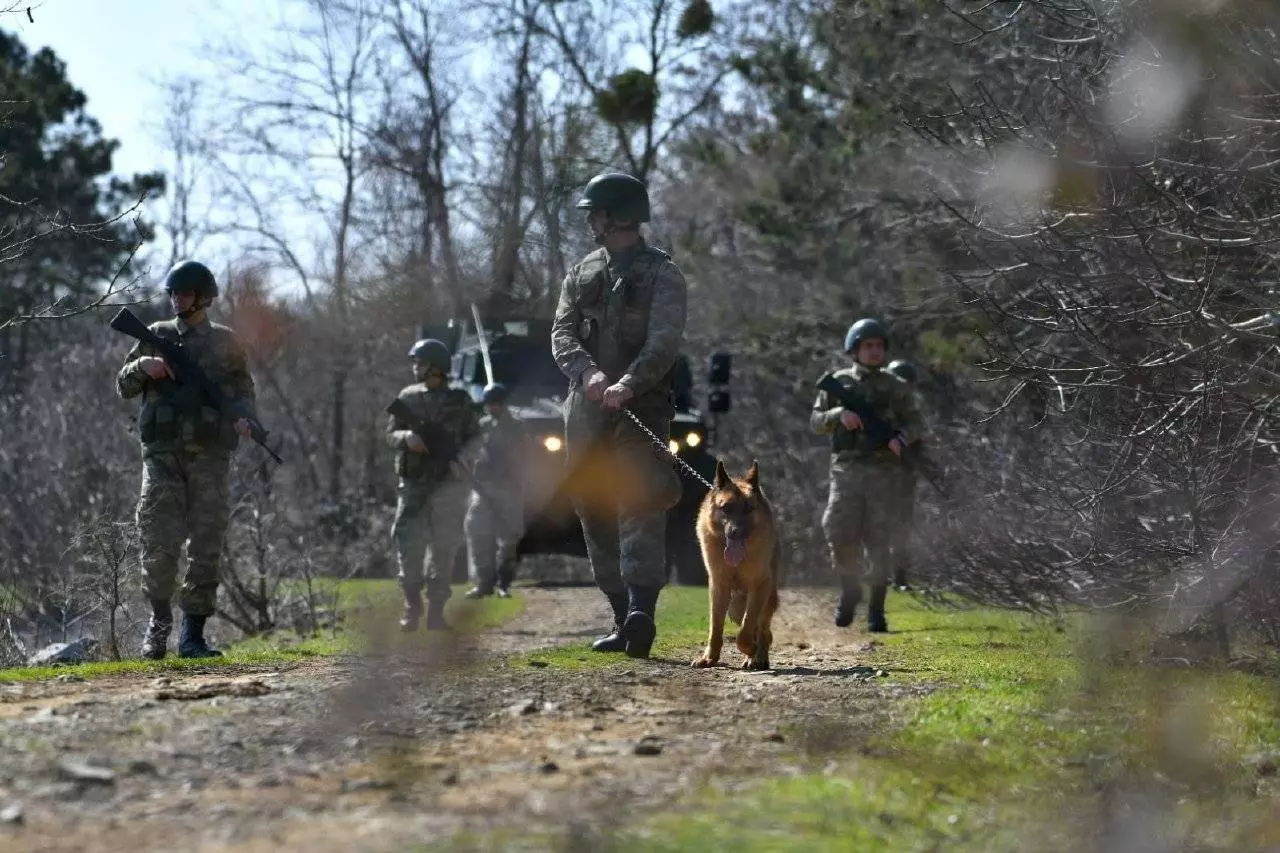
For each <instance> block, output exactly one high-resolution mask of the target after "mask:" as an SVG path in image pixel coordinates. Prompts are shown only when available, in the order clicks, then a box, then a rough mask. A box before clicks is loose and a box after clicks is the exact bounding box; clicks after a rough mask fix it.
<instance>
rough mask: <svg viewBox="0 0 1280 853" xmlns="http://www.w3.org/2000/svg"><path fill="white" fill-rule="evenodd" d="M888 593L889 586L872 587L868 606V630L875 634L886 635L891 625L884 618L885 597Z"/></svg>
mask: <svg viewBox="0 0 1280 853" xmlns="http://www.w3.org/2000/svg"><path fill="white" fill-rule="evenodd" d="M888 592H889V585H888V584H883V583H878V584H875V585H874V586H872V587H871V601H870V602H869V604H868V605H867V630H868V631H870V632H872V633H873V634H884V633H887V632H888V630H889V623H888V622H886V621H885V618H884V597H885V595H886V594H887V593H888Z"/></svg>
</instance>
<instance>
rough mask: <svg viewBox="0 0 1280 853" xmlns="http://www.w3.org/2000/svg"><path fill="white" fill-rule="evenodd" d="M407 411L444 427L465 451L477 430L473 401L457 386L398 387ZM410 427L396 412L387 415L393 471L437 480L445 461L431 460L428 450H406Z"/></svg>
mask: <svg viewBox="0 0 1280 853" xmlns="http://www.w3.org/2000/svg"><path fill="white" fill-rule="evenodd" d="M398 396H399V397H400V399H401V400H403V401H404V403H405V405H407V406H408V407H409V411H411V412H413V413H414V414H415V415H417V416H418V417H419V418H421V419H422V420H423V421H426V422H427V423H434V424H437V425H438V426H440V427H443V428H444V429H445V430H447V431H448V432H449V434H450V435H452V436H453V440H454V441H456V442H457V443H458V447H459V449H460V451H461V453H463V454H465V453H467V450H468V445H469V444H470V443H471V441H472V439H474V438H475V437H476V435H477V434H478V433H479V431H480V423H479V418H478V417H477V416H476V407H475V403H473V402H472V401H471V397H470V396H468V394H467V392H466V391H462V390H460V389H457V388H434V389H433V388H428V387H427V386H426V385H425V384H424V383H421V382H417V383H414V384H413V385H408V386H406V387H405V388H403V389H401V391H400V394H399V395H398ZM412 435H413V430H412V429H410V428H409V424H407V423H404V422H402V421H401V420H400V419H399V418H397V417H396V416H395V415H388V416H387V444H389V445H390V446H391V447H392V448H394V449H395V451H396V474H397V475H398V476H400V477H402V478H404V479H406V480H414V481H437V480H443V479H444V478H445V476H447V474H448V470H449V465H448V460H443V459H433V458H431V455H430V454H429V453H414V452H413V451H411V450H409V444H408V442H409V438H410V436H412Z"/></svg>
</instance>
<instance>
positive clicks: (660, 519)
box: [551, 240, 687, 626]
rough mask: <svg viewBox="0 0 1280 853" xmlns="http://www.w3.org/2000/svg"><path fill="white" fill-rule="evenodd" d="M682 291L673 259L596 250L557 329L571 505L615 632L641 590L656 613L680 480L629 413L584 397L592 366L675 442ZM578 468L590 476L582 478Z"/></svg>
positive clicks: (648, 252) (575, 281)
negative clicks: (572, 477)
mask: <svg viewBox="0 0 1280 853" xmlns="http://www.w3.org/2000/svg"><path fill="white" fill-rule="evenodd" d="M686 299H687V285H686V284H685V279H684V276H683V275H682V274H681V272H680V269H679V268H678V267H677V266H676V265H675V264H674V263H673V262H672V261H671V259H670V257H669V256H668V255H667V254H666V253H664V252H661V251H659V250H657V249H654V248H652V247H650V246H648V245H646V244H645V242H644V241H643V240H640V241H638V242H637V243H636V244H634V245H633V246H632V247H630V248H629V249H627V250H625V251H622V252H618V253H610V252H609V251H608V250H606V249H597V250H596V251H594V252H591V253H590V254H588V255H587V256H586V257H585V258H583V259H582V261H581V262H580V263H578V264H577V265H576V266H574V267H573V268H572V269H571V270H570V271H569V273H568V274H567V275H566V276H565V280H564V285H563V287H562V289H561V292H560V301H559V305H558V306H557V308H556V317H555V322H554V323H553V325H552V332H551V345H552V351H553V353H554V355H555V359H556V363H557V364H559V366H560V369H561V370H562V371H563V372H564V374H565V376H567V377H568V378H569V395H568V399H567V400H566V401H565V439H566V441H565V451H566V461H567V463H568V465H569V468H570V470H571V471H577V472H578V475H579V481H578V482H579V483H580V484H581V485H582V486H583V488H581V489H577V488H575V499H574V503H575V509H576V510H577V513H578V517H579V519H580V520H581V522H582V528H583V533H584V535H585V538H586V545H587V555H588V557H589V558H590V560H591V570H592V573H593V575H594V576H595V581H596V584H597V585H598V586H599V587H600V589H601V590H602V591H603V592H604V593H605V595H606V596H608V597H609V600H610V604H611V605H612V607H613V610H614V616H615V619H616V620H617V623H618V625H619V626H621V625H622V622H623V621H624V620H625V618H626V615H627V608H628V606H629V605H628V596H629V595H630V597H631V599H632V602H631V605H632V606H634V605H635V602H636V600H637V599H636V595H637V592H636V591H637V589H638V590H641V591H642V592H641V593H640V596H641V597H640V599H639V600H642V601H648V598H647V596H651V597H652V602H650V603H648V604H647V605H646V607H647V608H648V610H647V611H642V612H649V614H650V615H652V608H653V606H654V604H653V602H656V600H657V591H658V590H659V589H661V588H662V587H663V586H664V585H665V584H666V512H667V510H668V509H669V508H671V507H672V506H674V505H675V504H676V503H677V502H678V501H679V499H680V482H679V479H678V477H677V475H676V472H675V470H674V468H673V466H672V464H671V461H670V460H669V459H667V458H664V455H663V453H662V450H661V448H658V447H655V446H654V445H653V443H652V441H651V440H650V439H649V438H648V437H647V436H645V435H644V433H642V432H641V431H640V430H639V429H638V428H637V427H636V425H635V424H634V423H632V422H631V420H630V418H628V417H627V415H626V414H625V412H622V411H611V410H608V409H605V408H604V407H603V406H602V405H601V404H600V403H599V402H592V401H590V400H588V399H587V397H586V395H585V393H584V391H583V383H584V381H585V379H586V378H587V376H589V375H590V373H591V372H592V371H594V370H600V371H603V372H604V374H605V375H606V376H608V378H609V381H610V383H616V382H621V383H623V384H625V385H627V386H629V387H630V388H631V389H632V390H633V391H634V393H635V396H634V397H633V398H632V399H631V400H630V401H629V402H628V404H627V408H628V409H629V410H630V411H632V412H633V413H635V415H636V416H637V417H638V418H639V419H640V421H641V422H642V423H644V424H645V425H646V426H647V427H648V428H649V429H651V430H653V432H654V433H655V434H656V435H658V436H661V437H663V438H665V437H666V436H667V435H669V434H670V428H671V419H672V417H673V415H674V407H673V404H672V398H671V385H672V377H673V366H674V365H675V360H676V356H677V354H678V351H679V348H680V345H681V342H682V338H683V336H684V324H685V306H686ZM584 471H585V475H584V474H583V472H584Z"/></svg>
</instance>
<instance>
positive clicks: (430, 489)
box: [391, 478, 469, 601]
mask: <svg viewBox="0 0 1280 853" xmlns="http://www.w3.org/2000/svg"><path fill="white" fill-rule="evenodd" d="M397 493H398V499H397V501H396V519H395V522H394V523H393V524H392V525H391V538H392V539H393V540H394V541H395V544H396V559H397V560H398V561H399V564H400V574H399V581H400V586H401V588H402V589H406V590H416V589H422V588H423V585H424V581H425V586H426V590H427V597H428V598H430V599H437V600H441V601H447V600H448V599H449V596H450V595H452V590H451V589H450V588H449V581H450V580H451V578H452V575H453V564H454V561H456V560H457V559H458V554H459V553H460V551H461V549H462V548H463V545H464V540H463V530H462V525H463V521H464V519H465V518H466V513H467V495H468V493H469V490H468V489H467V487H466V485H465V484H463V483H459V482H456V481H449V482H444V483H420V482H415V481H413V480H405V479H403V478H401V480H400V485H399V487H398V488H397Z"/></svg>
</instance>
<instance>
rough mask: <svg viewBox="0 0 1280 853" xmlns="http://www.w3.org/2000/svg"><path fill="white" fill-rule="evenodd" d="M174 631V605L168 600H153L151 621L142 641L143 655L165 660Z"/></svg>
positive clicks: (149, 658)
mask: <svg viewBox="0 0 1280 853" xmlns="http://www.w3.org/2000/svg"><path fill="white" fill-rule="evenodd" d="M172 631H173V606H172V605H170V604H169V602H167V601H153V602H151V621H150V622H148V623H147V636H146V638H145V639H143V641H142V656H143V657H144V658H146V659H147V660H164V656H165V653H166V652H167V651H168V648H169V634H170V633H171V632H172Z"/></svg>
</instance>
